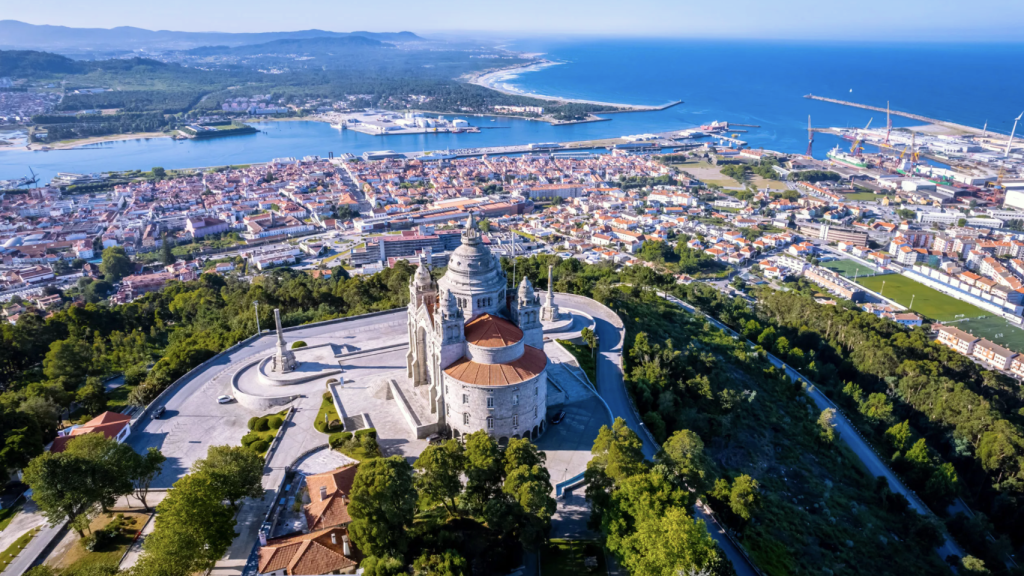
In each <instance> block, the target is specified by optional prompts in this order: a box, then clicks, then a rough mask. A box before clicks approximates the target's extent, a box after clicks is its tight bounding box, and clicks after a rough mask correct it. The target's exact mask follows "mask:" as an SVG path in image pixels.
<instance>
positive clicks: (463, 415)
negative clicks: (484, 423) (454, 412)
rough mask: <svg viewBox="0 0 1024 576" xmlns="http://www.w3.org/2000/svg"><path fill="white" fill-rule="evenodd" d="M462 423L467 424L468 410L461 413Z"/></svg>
mask: <svg viewBox="0 0 1024 576" xmlns="http://www.w3.org/2000/svg"><path fill="white" fill-rule="evenodd" d="M462 423H463V424H465V425H466V426H469V412H464V413H463V414H462Z"/></svg>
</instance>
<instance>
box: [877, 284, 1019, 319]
mask: <svg viewBox="0 0 1024 576" xmlns="http://www.w3.org/2000/svg"><path fill="white" fill-rule="evenodd" d="M857 283H858V284H860V285H862V286H864V287H865V288H868V289H870V290H874V291H875V292H881V294H882V296H885V297H886V298H889V299H890V300H895V301H896V302H898V303H899V304H902V305H903V306H907V307H910V303H911V300H913V303H914V306H913V308H912V310H913V311H914V312H917V313H918V314H920V315H922V316H924V317H926V318H928V319H930V320H937V321H939V322H949V321H951V320H955V319H957V317H963V318H977V317H979V316H995V315H994V314H992V313H991V312H986V311H984V310H982V309H981V308H978V307H977V306H974V305H971V304H968V303H967V302H961V301H960V300H957V299H956V298H953V297H952V296H947V295H945V294H943V293H942V292H939V291H938V290H935V289H934V288H929V287H928V286H925V285H924V284H921V283H920V282H915V281H914V280H911V279H910V278H907V277H906V276H901V275H899V274H885V275H881V276H870V277H867V278H858V279H857ZM883 283H884V287H883ZM961 315H962V316H961ZM1004 323H1005V322H1004Z"/></svg>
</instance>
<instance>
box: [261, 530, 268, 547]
mask: <svg viewBox="0 0 1024 576" xmlns="http://www.w3.org/2000/svg"><path fill="white" fill-rule="evenodd" d="M266 545H267V533H266V532H264V531H263V530H260V546H266Z"/></svg>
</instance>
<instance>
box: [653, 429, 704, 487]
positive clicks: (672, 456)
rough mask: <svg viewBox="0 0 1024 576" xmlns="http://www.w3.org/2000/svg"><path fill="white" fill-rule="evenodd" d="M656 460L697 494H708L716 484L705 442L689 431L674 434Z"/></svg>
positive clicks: (663, 446)
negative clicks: (705, 449) (705, 450)
mask: <svg viewBox="0 0 1024 576" xmlns="http://www.w3.org/2000/svg"><path fill="white" fill-rule="evenodd" d="M655 460H656V461H657V462H659V463H662V464H665V465H666V466H667V467H668V469H669V470H670V471H671V472H672V473H673V474H675V475H677V476H678V477H679V479H680V480H681V481H682V482H683V484H684V485H685V486H686V487H688V488H690V489H691V490H693V491H694V492H696V493H697V494H704V493H705V492H707V491H708V490H709V489H710V488H711V484H712V482H714V474H713V473H712V472H711V467H712V464H711V461H710V460H708V458H707V456H706V455H705V454H704V442H703V441H701V439H700V436H697V435H696V434H695V433H693V432H691V431H689V430H677V431H676V432H674V433H673V434H672V436H670V437H669V439H668V440H666V441H665V443H664V444H662V446H661V451H660V452H658V455H657V456H656V457H655Z"/></svg>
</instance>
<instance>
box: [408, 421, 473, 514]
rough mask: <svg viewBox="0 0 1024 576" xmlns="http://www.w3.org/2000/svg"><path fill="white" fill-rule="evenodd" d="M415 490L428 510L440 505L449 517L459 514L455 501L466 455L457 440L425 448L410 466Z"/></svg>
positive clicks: (459, 487) (459, 489)
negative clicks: (414, 480) (428, 507)
mask: <svg viewBox="0 0 1024 576" xmlns="http://www.w3.org/2000/svg"><path fill="white" fill-rule="evenodd" d="M413 468H415V469H416V470H417V471H418V472H419V474H417V475H416V488H417V489H418V490H419V494H420V498H421V499H423V500H424V501H425V503H426V504H427V505H428V506H437V505H438V504H440V505H441V506H444V509H445V510H446V511H447V512H448V514H449V515H452V514H455V513H456V512H457V511H458V505H457V503H456V499H457V498H458V496H459V494H461V493H462V473H463V472H464V471H465V469H466V455H465V451H464V450H463V448H462V444H461V443H459V441H458V440H454V439H452V440H448V441H447V442H445V443H444V444H441V445H438V446H428V447H427V448H426V450H424V451H423V453H422V454H420V457H419V458H417V459H416V462H415V463H414V464H413Z"/></svg>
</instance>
